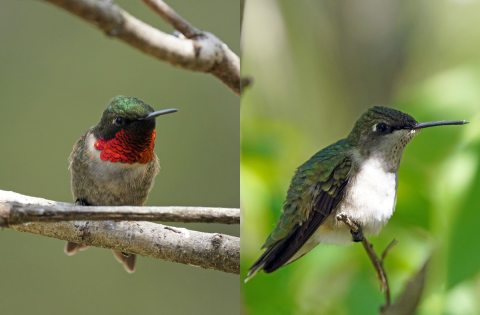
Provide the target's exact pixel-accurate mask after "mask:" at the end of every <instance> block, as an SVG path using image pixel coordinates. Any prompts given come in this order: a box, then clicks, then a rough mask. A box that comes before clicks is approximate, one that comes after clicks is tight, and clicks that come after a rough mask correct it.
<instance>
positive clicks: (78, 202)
mask: <svg viewBox="0 0 480 315" xmlns="http://www.w3.org/2000/svg"><path fill="white" fill-rule="evenodd" d="M75 204H76V205H78V206H91V204H89V203H88V202H87V201H86V200H85V199H80V198H77V200H75Z"/></svg>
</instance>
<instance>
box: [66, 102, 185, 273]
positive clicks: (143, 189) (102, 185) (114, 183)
mask: <svg viewBox="0 0 480 315" xmlns="http://www.w3.org/2000/svg"><path fill="white" fill-rule="evenodd" d="M177 111H178V110H176V109H166V110H161V111H157V112H156V111H154V109H153V108H152V107H151V106H150V105H148V104H147V103H144V102H142V101H141V100H139V99H137V98H134V97H125V96H117V97H115V98H114V99H112V100H111V101H110V103H109V104H108V106H107V108H106V109H105V110H104V111H103V115H102V119H101V120H100V122H99V123H98V125H96V126H94V127H91V128H89V129H88V130H87V131H86V132H85V133H84V134H83V135H82V136H81V137H80V139H79V140H78V141H77V142H76V143H75V145H74V146H73V151H72V153H71V154H70V156H69V158H68V160H69V162H70V166H69V169H70V172H71V175H72V182H71V185H72V194H73V198H74V200H75V203H76V204H78V205H84V206H142V205H143V204H144V203H145V202H146V201H147V197H148V193H149V192H150V190H151V189H152V187H153V183H154V178H155V176H157V174H158V172H159V170H160V164H159V162H158V157H157V155H156V154H155V152H154V151H153V148H154V147H155V119H156V118H157V117H158V116H160V115H165V114H170V113H175V112H177ZM87 248H88V246H86V245H79V244H76V243H72V242H67V245H66V246H65V253H66V254H67V255H73V254H75V253H76V252H77V251H78V250H84V249H87ZM113 253H114V255H115V257H116V258H117V260H118V261H119V262H121V263H123V265H124V267H125V270H127V271H128V272H130V273H131V272H134V271H135V261H136V257H135V255H128V254H125V253H120V252H116V251H114V252H113Z"/></svg>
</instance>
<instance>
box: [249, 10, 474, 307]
mask: <svg viewBox="0 0 480 315" xmlns="http://www.w3.org/2000/svg"><path fill="white" fill-rule="evenodd" d="M479 16H480V2H479V1H475V0H441V1H438V0H420V1H419V0H416V1H409V0H407V1H383V0H328V1H326V0H321V1H318V0H300V1H291V0H278V1H276V0H264V1H249V0H247V1H246V6H245V13H244V21H243V27H244V29H243V31H244V33H243V42H242V43H243V47H242V48H243V54H242V73H243V74H244V75H251V76H252V77H253V78H254V85H253V86H252V87H251V88H250V89H249V90H247V91H246V92H245V94H244V95H243V98H242V102H241V103H242V114H241V121H242V129H241V130H242V132H241V138H242V161H241V165H242V167H241V203H242V213H243V217H242V277H241V278H242V279H244V277H245V276H246V273H247V269H248V267H249V266H250V265H251V264H252V263H253V262H254V261H255V260H256V259H257V258H258V257H259V255H260V254H261V252H262V251H261V250H260V247H261V246H262V244H263V242H264V241H265V239H266V237H267V236H268V234H269V233H270V232H271V231H272V229H273V227H274V223H275V221H276V220H277V219H278V218H279V216H280V210H281V208H282V204H283V201H284V198H285V194H286V191H287V189H288V185H289V183H290V180H291V177H292V175H293V173H294V171H295V169H296V168H297V167H298V166H299V165H301V164H302V163H304V162H305V161H306V160H307V159H309V158H310V157H311V156H312V155H313V154H314V153H316V152H317V151H319V150H320V149H322V148H324V147H325V146H327V145H329V144H331V143H332V142H335V141H337V140H339V139H341V138H344V137H346V136H347V135H348V133H349V132H350V130H351V128H352V126H353V124H354V122H355V121H356V119H357V118H358V117H359V116H360V115H361V114H362V113H363V112H364V111H365V109H366V108H368V107H371V106H373V105H389V106H392V107H394V108H397V109H400V110H402V111H405V112H407V113H409V114H411V115H412V116H413V117H415V118H416V119H417V120H418V121H432V120H461V119H466V120H468V121H470V122H471V123H470V124H469V125H466V126H448V127H437V128H436V129H435V128H431V129H426V130H424V131H422V132H421V133H420V135H419V136H418V137H416V138H415V139H413V141H412V143H411V144H409V146H408V147H407V148H406V150H405V152H404V156H403V161H402V165H401V167H400V174H399V188H398V201H397V207H396V212H395V214H394V215H393V217H392V218H391V219H390V221H389V223H388V225H387V226H386V227H385V228H384V229H383V231H382V232H381V234H380V235H379V236H378V237H375V238H372V239H371V241H372V242H373V243H374V245H375V248H376V249H377V250H379V251H380V250H382V249H383V248H385V246H387V244H388V243H389V242H390V241H391V240H392V239H393V238H397V239H398V240H399V244H398V245H397V247H395V248H394V249H393V251H392V252H391V253H390V255H389V256H388V257H387V260H386V262H385V266H386V270H387V273H388V276H389V279H390V284H391V289H392V295H393V299H394V300H395V299H396V298H397V297H398V295H399V293H400V292H401V291H402V290H403V288H404V285H405V283H406V282H407V281H408V279H410V278H411V277H412V276H413V275H414V274H415V273H416V272H417V271H418V270H419V268H420V267H421V266H422V264H423V263H424V261H425V260H426V258H427V257H428V256H429V255H430V253H431V252H432V251H433V250H434V249H437V251H436V252H435V254H434V256H433V259H432V265H431V268H430V273H429V274H428V280H427V284H426V289H425V294H424V295H423V298H422V302H421V305H420V308H419V310H418V312H417V314H421V315H427V314H428V315H434V314H438V315H440V314H442V315H443V314H448V315H454V314H455V315H467V314H468V315H474V314H480V302H479V301H480V277H479V271H480V237H479V225H480V173H479V168H478V165H479V157H480V127H479V126H480V19H479ZM242 295H243V296H242V299H243V303H242V310H243V311H244V313H245V314H262V315H264V314H328V315H332V314H334V315H335V314H342V315H343V314H345V315H346V314H358V315H363V314H376V313H377V309H378V306H380V305H381V304H382V303H383V301H384V298H383V295H382V294H381V293H380V290H379V284H378V280H377V278H376V275H375V272H374V270H373V267H372V265H371V263H370V262H369V260H368V258H367V256H366V254H365V252H364V250H363V248H362V246H361V245H359V244H356V245H353V246H350V247H335V246H330V247H328V246H319V247H317V248H316V249H314V250H313V251H312V252H311V253H309V254H307V255H306V256H304V257H303V258H301V259H300V260H299V261H297V262H295V263H293V264H291V265H290V266H287V267H285V268H282V269H280V270H278V271H276V272H274V273H273V274H268V275H266V274H264V273H263V272H262V273H259V274H258V275H257V276H256V277H254V278H253V279H252V280H250V282H248V283H247V284H246V285H242Z"/></svg>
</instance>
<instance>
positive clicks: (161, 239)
mask: <svg viewBox="0 0 480 315" xmlns="http://www.w3.org/2000/svg"><path fill="white" fill-rule="evenodd" d="M15 202H16V203H22V204H35V205H39V206H54V207H58V208H60V207H65V206H71V204H68V203H62V202H55V201H51V200H46V199H42V198H35V197H29V196H24V195H20V194H17V193H13V192H6V191H0V206H1V204H2V203H3V206H2V209H4V208H5V204H7V203H8V207H10V203H15ZM44 208H46V207H44ZM95 208H99V207H95ZM8 228H10V229H14V230H17V231H21V232H28V233H33V234H39V235H44V236H48V237H53V238H57V239H61V240H65V241H70V242H75V243H78V244H84V245H89V246H96V247H101V248H108V249H113V250H116V251H119V252H124V253H129V254H137V255H142V256H145V257H151V258H156V259H162V260H166V261H171V262H176V263H182V264H187V265H192V266H197V267H202V268H205V269H214V270H219V271H223V272H227V273H233V274H239V272H240V239H239V238H238V237H234V236H229V235H223V234H215V233H202V232H197V231H191V230H187V229H184V228H177V227H169V226H165V225H162V224H155V223H151V222H131V221H121V222H114V221H98V222H91V221H69V222H58V223H36V222H35V223H26V224H19V225H9V226H8Z"/></svg>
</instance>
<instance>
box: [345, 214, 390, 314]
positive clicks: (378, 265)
mask: <svg viewBox="0 0 480 315" xmlns="http://www.w3.org/2000/svg"><path fill="white" fill-rule="evenodd" d="M337 220H338V221H342V222H344V223H345V224H346V225H348V226H349V227H350V229H351V230H352V231H353V232H354V233H358V231H359V230H360V228H359V226H358V225H357V224H356V223H355V222H353V221H352V220H351V219H350V218H349V217H348V216H347V215H345V214H343V213H340V214H338V215H337ZM396 244H397V240H393V241H392V242H391V243H390V245H388V246H387V248H386V249H385V250H384V251H383V254H382V258H379V257H378V256H377V253H375V250H374V249H373V245H372V243H370V242H369V241H368V240H367V238H366V237H365V236H364V237H363V239H362V245H363V248H365V251H366V252H367V255H368V258H370V261H371V262H372V264H373V267H374V268H375V271H376V272H377V276H378V279H379V280H380V288H381V291H382V292H384V293H385V305H384V306H382V307H383V308H388V307H389V306H390V304H391V299H390V287H389V286H388V279H387V273H386V272H385V268H383V260H384V259H385V257H386V256H387V254H388V252H390V250H392V248H393V247H394V246H395V245H396Z"/></svg>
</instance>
